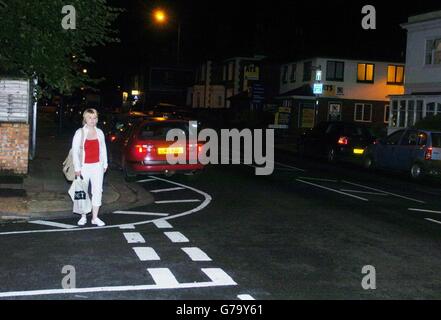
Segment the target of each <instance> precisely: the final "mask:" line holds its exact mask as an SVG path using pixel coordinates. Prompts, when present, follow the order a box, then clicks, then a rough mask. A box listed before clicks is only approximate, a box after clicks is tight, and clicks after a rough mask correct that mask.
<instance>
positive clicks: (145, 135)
mask: <svg viewBox="0 0 441 320" xmlns="http://www.w3.org/2000/svg"><path fill="white" fill-rule="evenodd" d="M127 128H128V129H126V130H124V132H122V131H121V132H119V131H120V130H116V131H115V132H111V133H110V134H109V135H108V136H107V139H108V149H109V161H110V162H111V163H112V164H116V165H118V166H119V167H121V168H122V169H123V171H124V176H125V178H126V179H128V180H129V179H132V178H134V177H136V175H137V174H165V175H167V176H171V175H173V174H174V173H177V172H181V173H196V172H199V171H201V170H202V169H203V168H204V166H203V165H202V164H200V163H196V164H190V163H189V154H190V152H189V151H190V142H189V141H188V140H187V141H186V143H185V145H182V146H174V147H173V148H172V147H171V145H172V144H174V142H173V141H166V136H167V132H168V131H169V130H171V129H181V130H182V131H183V132H184V133H185V136H186V137H187V139H188V136H189V122H188V121H183V120H166V119H164V118H152V119H148V120H140V121H138V122H135V123H128V124H127ZM193 147H194V148H195V149H196V150H197V151H194V152H197V153H200V152H201V149H202V144H201V143H198V144H197V145H196V144H195V145H194V146H193ZM195 149H192V150H195ZM184 152H185V153H186V159H187V161H186V164H169V163H168V162H167V154H170V153H172V154H174V155H179V154H184Z"/></svg>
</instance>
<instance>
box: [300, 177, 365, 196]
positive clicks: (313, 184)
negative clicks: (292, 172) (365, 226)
mask: <svg viewBox="0 0 441 320" xmlns="http://www.w3.org/2000/svg"><path fill="white" fill-rule="evenodd" d="M296 180H297V181H299V182H303V183H306V184H310V185H312V186H315V187H318V188H322V189H325V190H328V191H332V192H336V193H340V194H343V195H345V196H348V197H352V198H355V199H358V200H363V201H369V200H368V199H365V198H362V197H357V196H354V195H353V194H350V193H346V192H342V191H339V190H335V189H331V188H328V187H325V186H322V185H319V184H315V183H312V182H307V181H303V180H300V179H296Z"/></svg>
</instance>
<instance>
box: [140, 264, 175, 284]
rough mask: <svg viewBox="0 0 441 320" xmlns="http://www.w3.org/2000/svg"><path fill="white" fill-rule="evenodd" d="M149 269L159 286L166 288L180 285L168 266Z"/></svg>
mask: <svg viewBox="0 0 441 320" xmlns="http://www.w3.org/2000/svg"><path fill="white" fill-rule="evenodd" d="M147 271H148V272H149V273H150V275H151V276H152V278H153V281H155V283H156V284H157V285H158V286H161V287H165V288H176V287H177V286H179V282H178V280H176V278H175V276H174V275H173V273H172V272H171V271H170V269H168V268H149V269H147Z"/></svg>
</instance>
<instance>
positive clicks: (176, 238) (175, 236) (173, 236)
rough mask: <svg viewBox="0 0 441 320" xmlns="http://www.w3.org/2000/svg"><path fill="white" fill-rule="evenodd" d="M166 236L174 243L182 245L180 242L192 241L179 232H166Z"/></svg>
mask: <svg viewBox="0 0 441 320" xmlns="http://www.w3.org/2000/svg"><path fill="white" fill-rule="evenodd" d="M164 234H165V235H166V236H167V237H168V238H169V239H170V240H171V242H173V243H180V242H189V241H190V240H188V239H187V237H185V236H184V235H183V234H182V233H180V232H177V231H172V232H164Z"/></svg>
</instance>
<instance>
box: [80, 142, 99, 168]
mask: <svg viewBox="0 0 441 320" xmlns="http://www.w3.org/2000/svg"><path fill="white" fill-rule="evenodd" d="M84 150H85V156H86V158H85V160H84V163H97V162H100V144H99V142H98V139H95V140H86V143H85V144H84Z"/></svg>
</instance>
